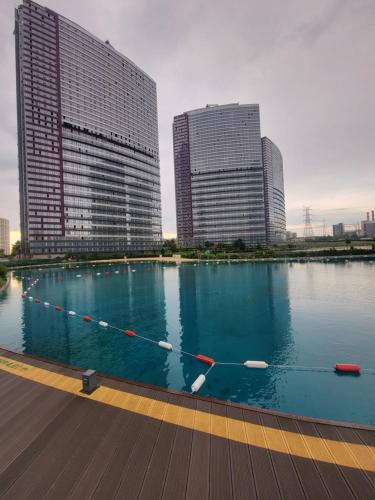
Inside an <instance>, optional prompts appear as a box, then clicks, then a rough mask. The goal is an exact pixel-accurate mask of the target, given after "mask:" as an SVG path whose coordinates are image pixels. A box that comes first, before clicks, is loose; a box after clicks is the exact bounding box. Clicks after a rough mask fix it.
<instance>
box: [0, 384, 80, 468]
mask: <svg viewBox="0 0 375 500" xmlns="http://www.w3.org/2000/svg"><path fill="white" fill-rule="evenodd" d="M46 392H49V394H48V396H47V394H46ZM67 398H68V399H69V398H70V395H67V394H65V393H61V392H60V391H48V390H47V391H46V390H45V389H44V388H41V392H40V393H39V395H38V396H37V397H36V398H35V399H34V400H33V401H32V402H31V403H30V404H29V405H28V407H27V409H26V410H25V411H24V412H23V413H22V416H21V415H19V417H18V418H16V419H14V423H13V422H12V423H11V424H10V425H9V426H8V427H9V433H8V434H7V435H6V436H5V437H3V438H2V446H1V447H0V472H2V471H3V470H4V469H5V468H6V467H7V466H8V465H9V463H10V462H11V461H12V460H14V458H15V457H16V456H17V455H18V454H19V453H20V452H21V451H22V450H23V449H25V448H27V446H29V444H30V443H31V442H32V441H33V440H34V439H35V436H36V435H37V434H39V433H40V432H42V431H43V429H44V428H45V427H46V426H47V425H48V424H49V422H50V421H51V419H53V418H54V417H55V416H56V415H57V414H58V413H59V412H60V411H61V405H62V404H63V402H64V401H66V400H67Z"/></svg>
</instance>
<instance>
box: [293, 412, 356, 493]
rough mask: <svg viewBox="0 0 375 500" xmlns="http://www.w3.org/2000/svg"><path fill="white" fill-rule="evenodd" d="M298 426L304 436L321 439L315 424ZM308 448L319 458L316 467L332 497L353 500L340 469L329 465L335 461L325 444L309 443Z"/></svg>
mask: <svg viewBox="0 0 375 500" xmlns="http://www.w3.org/2000/svg"><path fill="white" fill-rule="evenodd" d="M297 426H298V428H299V429H300V432H301V433H302V434H303V433H304V432H306V434H308V435H311V436H313V437H319V434H318V432H317V430H316V428H315V425H314V424H311V423H310V422H303V421H298V422H297ZM308 448H309V451H310V453H313V454H314V456H315V457H317V458H316V459H315V463H316V466H317V468H318V470H319V473H320V475H321V476H322V477H323V479H324V483H325V485H326V487H327V489H328V490H329V492H330V494H331V497H332V498H340V500H344V499H353V498H354V495H353V492H352V490H351V489H350V488H349V486H348V484H347V483H346V481H345V480H344V477H343V476H342V474H341V472H340V470H339V468H338V467H337V466H336V465H335V464H334V463H329V462H332V461H333V460H332V456H331V454H330V452H329V450H328V448H327V447H326V446H325V444H324V442H323V441H322V442H318V441H317V440H316V441H309V444H308Z"/></svg>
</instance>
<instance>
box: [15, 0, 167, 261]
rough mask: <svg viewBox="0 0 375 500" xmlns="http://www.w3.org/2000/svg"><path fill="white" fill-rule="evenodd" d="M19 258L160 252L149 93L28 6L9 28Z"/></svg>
mask: <svg viewBox="0 0 375 500" xmlns="http://www.w3.org/2000/svg"><path fill="white" fill-rule="evenodd" d="M15 41H16V70H17V105H18V142H19V148H18V149H19V177H20V205H21V233H22V246H23V252H24V253H30V254H33V255H35V254H41V255H43V254H44V255H45V254H64V253H65V252H79V253H81V252H95V253H117V252H119V253H120V252H121V253H123V252H127V251H133V250H137V251H139V250H141V251H143V250H151V249H156V248H158V247H160V245H161V202H160V171H159V146H158V121H157V104H156V84H155V82H154V80H152V79H151V78H150V77H149V76H148V75H147V74H146V73H145V72H144V71H142V70H141V69H140V68H139V67H138V66H136V65H135V64H134V63H133V62H132V61H130V60H129V59H127V58H126V57H125V56H123V55H122V54H120V53H119V52H117V51H116V50H115V49H114V48H113V47H112V46H111V44H110V43H109V42H108V41H106V42H102V41H101V40H99V39H97V38H96V37H95V36H93V35H91V34H90V33H88V32H87V31H86V30H84V29H83V28H81V27H80V26H78V25H77V24H75V23H73V22H72V21H70V20H68V19H66V18H64V17H62V16H60V15H58V14H56V13H55V12H53V11H51V10H49V9H47V8H45V7H42V6H40V5H38V4H36V3H34V2H31V1H29V0H24V2H23V4H22V5H21V6H20V7H19V8H18V9H16V22H15Z"/></svg>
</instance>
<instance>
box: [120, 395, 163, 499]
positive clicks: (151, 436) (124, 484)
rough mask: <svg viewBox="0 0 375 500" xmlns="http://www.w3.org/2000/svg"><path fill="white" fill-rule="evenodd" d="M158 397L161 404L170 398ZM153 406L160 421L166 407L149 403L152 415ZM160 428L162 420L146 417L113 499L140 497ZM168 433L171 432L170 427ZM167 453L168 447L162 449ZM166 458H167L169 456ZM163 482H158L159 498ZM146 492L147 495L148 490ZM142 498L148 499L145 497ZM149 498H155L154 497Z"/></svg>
mask: <svg viewBox="0 0 375 500" xmlns="http://www.w3.org/2000/svg"><path fill="white" fill-rule="evenodd" d="M159 396H160V400H161V401H162V402H163V400H164V402H168V401H169V400H170V396H169V395H167V394H164V393H161V394H160V395H159ZM154 406H155V407H156V408H158V410H157V411H158V412H159V418H161V419H162V417H163V415H164V414H165V412H166V405H165V404H164V405H158V404H157V402H155V401H154V402H152V403H151V404H150V403H149V409H150V412H151V410H153V411H152V414H153V415H155V408H153V407H154ZM161 426H162V420H159V419H157V418H147V417H146V425H145V426H144V427H143V429H142V431H141V433H140V435H139V438H138V440H137V441H136V443H135V446H134V448H133V450H132V452H131V455H130V457H129V460H128V461H127V463H126V465H125V466H124V469H123V471H122V477H121V483H120V487H119V489H118V491H117V493H116V497H115V498H118V499H123V498H138V496H139V495H140V492H141V488H142V485H143V481H144V478H145V475H146V472H147V470H148V468H149V465H150V461H151V457H152V454H153V452H154V450H155V446H156V444H157V443H158V439H159V434H160V431H161ZM168 432H171V427H170V426H169V429H168ZM167 451H168V446H166V447H163V452H164V453H166V452H167ZM167 458H169V455H168V457H167ZM163 460H164V461H166V457H163ZM163 482H164V481H163ZM163 482H162V483H160V482H159V497H160V495H161V492H162V486H163ZM155 486H156V488H157V486H158V485H157V484H156V485H155ZM156 491H157V490H156ZM146 492H147V493H149V489H148V488H147V490H146ZM142 498H143V497H142ZM144 498H150V497H148V496H146V497H144ZM151 498H155V496H154V497H151Z"/></svg>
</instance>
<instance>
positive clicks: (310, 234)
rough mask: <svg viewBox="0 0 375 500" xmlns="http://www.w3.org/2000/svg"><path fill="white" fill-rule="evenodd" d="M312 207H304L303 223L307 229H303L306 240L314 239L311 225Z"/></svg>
mask: <svg viewBox="0 0 375 500" xmlns="http://www.w3.org/2000/svg"><path fill="white" fill-rule="evenodd" d="M311 211H312V209H311V207H303V222H304V224H305V227H304V229H303V237H304V238H312V237H313V236H314V231H313V228H312V225H311Z"/></svg>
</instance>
